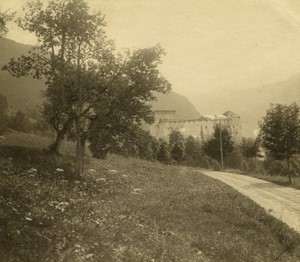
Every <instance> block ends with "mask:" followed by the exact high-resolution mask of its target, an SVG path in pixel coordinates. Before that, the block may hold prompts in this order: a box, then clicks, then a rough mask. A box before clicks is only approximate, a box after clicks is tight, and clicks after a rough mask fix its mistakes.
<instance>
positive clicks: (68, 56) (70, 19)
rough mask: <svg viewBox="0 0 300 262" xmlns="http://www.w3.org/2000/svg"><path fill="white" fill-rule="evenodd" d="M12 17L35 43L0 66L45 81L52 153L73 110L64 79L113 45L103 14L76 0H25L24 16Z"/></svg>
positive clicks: (68, 125) (69, 87) (85, 68)
mask: <svg viewBox="0 0 300 262" xmlns="http://www.w3.org/2000/svg"><path fill="white" fill-rule="evenodd" d="M17 21H18V25H19V26H20V27H21V28H22V29H23V30H26V31H29V32H31V33H34V34H35V35H36V36H37V38H38V45H37V46H36V48H35V50H33V51H30V52H29V54H27V55H22V56H21V57H20V58H18V60H15V59H12V60H11V62H10V63H9V64H8V65H7V66H5V67H4V69H7V70H8V71H9V72H10V73H11V74H12V75H13V76H16V77H20V76H25V75H29V74H30V75H32V76H33V77H34V78H43V79H45V80H46V84H47V86H48V88H47V90H46V92H45V98H46V102H45V107H44V110H43V112H44V116H45V118H46V119H47V120H48V122H49V124H50V126H51V127H52V128H54V130H56V132H57V139H56V141H55V142H54V144H53V145H52V146H51V149H52V150H53V151H54V152H58V150H59V145H60V143H61V141H62V139H63V138H64V136H65V134H66V133H67V132H68V130H69V129H70V128H71V126H72V125H71V124H70V123H71V122H72V123H73V122H74V117H73V116H75V114H74V112H73V111H75V110H70V109H73V108H74V96H73V95H72V93H70V92H69V93H68V91H70V89H72V88H73V87H72V86H70V81H73V82H74V81H75V80H77V81H78V80H79V79H81V76H80V74H82V73H83V72H84V71H86V70H87V69H88V63H89V62H90V61H91V60H93V59H94V58H95V55H102V56H103V57H105V55H106V54H107V53H109V51H110V50H112V49H113V46H112V43H111V42H110V41H107V40H106V36H105V33H104V30H103V28H104V26H105V21H104V18H103V16H102V15H101V14H100V13H96V14H92V15H91V14H90V13H89V8H88V6H87V5H86V3H85V2H84V1H82V0H58V1H50V2H49V4H48V5H47V6H46V7H45V8H44V6H43V3H42V2H41V1H31V2H28V3H27V5H26V7H25V16H24V17H22V18H19V19H18V20H17ZM76 73H78V74H77V78H75V77H74V75H75V74H76ZM70 78H73V79H70ZM68 85H69V86H68ZM80 86H81V85H80ZM66 89H69V90H66ZM79 89H80V92H83V90H82V88H79ZM74 91H75V90H74ZM76 91H79V90H78V87H77V90H76Z"/></svg>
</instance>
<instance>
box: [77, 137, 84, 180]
mask: <svg viewBox="0 0 300 262" xmlns="http://www.w3.org/2000/svg"><path fill="white" fill-rule="evenodd" d="M85 141H86V138H85V137H84V138H83V137H80V138H79V139H76V162H75V175H76V176H77V177H79V176H82V175H83V168H84V154H85Z"/></svg>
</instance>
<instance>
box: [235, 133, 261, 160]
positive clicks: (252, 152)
mask: <svg viewBox="0 0 300 262" xmlns="http://www.w3.org/2000/svg"><path fill="white" fill-rule="evenodd" d="M240 149H241V152H242V154H243V156H244V157H246V158H252V157H256V156H257V153H258V152H259V143H258V139H253V138H251V137H249V138H245V137H243V138H242V142H241V144H240Z"/></svg>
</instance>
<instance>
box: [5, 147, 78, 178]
mask: <svg viewBox="0 0 300 262" xmlns="http://www.w3.org/2000/svg"><path fill="white" fill-rule="evenodd" d="M0 161H1V162H0V165H1V169H2V172H8V173H13V174H15V175H29V174H34V175H36V176H37V177H39V178H41V179H57V178H61V179H67V180H74V179H75V175H74V171H73V169H72V162H73V161H74V158H73V157H70V156H61V155H56V154H53V153H50V152H49V151H47V150H45V149H36V148H25V147H20V146H4V145H2V146H0Z"/></svg>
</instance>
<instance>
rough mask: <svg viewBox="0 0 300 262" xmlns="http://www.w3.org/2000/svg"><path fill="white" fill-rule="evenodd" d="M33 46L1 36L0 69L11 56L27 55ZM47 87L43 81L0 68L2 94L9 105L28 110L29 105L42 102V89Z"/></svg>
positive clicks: (0, 89)
mask: <svg viewBox="0 0 300 262" xmlns="http://www.w3.org/2000/svg"><path fill="white" fill-rule="evenodd" d="M32 48H33V46H30V45H24V44H20V43H17V42H15V41H12V40H10V39H6V38H0V69H2V67H3V66H4V65H5V64H7V63H8V62H9V61H10V59H11V58H16V59H17V58H18V57H20V56H21V55H26V54H27V53H28V51H29V50H30V49H32ZM44 88H45V86H44V84H43V81H41V80H36V79H33V78H31V77H20V78H16V77H13V76H11V75H10V74H9V73H8V72H7V71H3V70H0V94H3V95H4V96H5V97H6V98H7V101H8V106H9V107H12V108H14V109H16V110H22V111H26V109H28V107H34V106H36V105H39V104H41V102H42V95H41V91H42V90H43V89H44Z"/></svg>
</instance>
